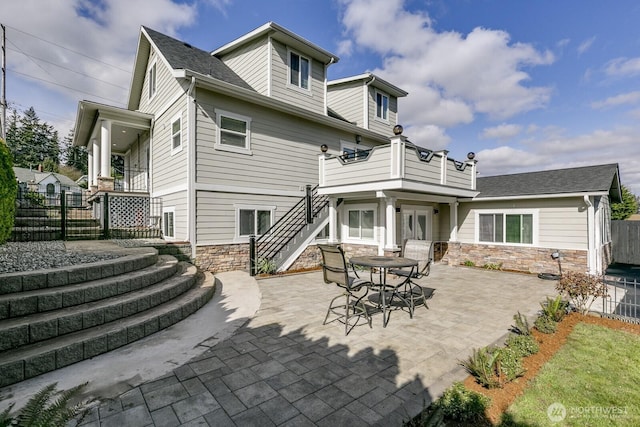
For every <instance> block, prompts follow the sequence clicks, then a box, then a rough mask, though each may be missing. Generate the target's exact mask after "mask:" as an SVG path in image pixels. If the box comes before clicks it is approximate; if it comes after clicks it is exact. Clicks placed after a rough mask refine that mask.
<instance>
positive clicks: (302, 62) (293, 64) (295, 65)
mask: <svg viewBox="0 0 640 427" xmlns="http://www.w3.org/2000/svg"><path fill="white" fill-rule="evenodd" d="M310 75H311V61H310V60H309V59H307V58H305V57H304V56H300V55H298V54H297V53H294V52H289V83H290V84H291V85H293V86H296V87H299V88H301V89H306V90H309V78H310Z"/></svg>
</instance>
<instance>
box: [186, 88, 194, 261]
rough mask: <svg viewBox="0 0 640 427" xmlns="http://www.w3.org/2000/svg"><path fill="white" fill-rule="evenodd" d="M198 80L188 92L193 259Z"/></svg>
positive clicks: (189, 194)
mask: <svg viewBox="0 0 640 427" xmlns="http://www.w3.org/2000/svg"><path fill="white" fill-rule="evenodd" d="M195 86H196V78H195V77H194V76H191V84H190V85H189V89H188V90H187V123H189V156H188V164H187V177H188V178H187V179H188V182H187V213H188V214H187V230H188V235H189V243H190V244H191V259H195V258H196V211H195V198H196V194H195V183H196V111H195V108H196V100H195V99H194V98H193V90H194V88H195Z"/></svg>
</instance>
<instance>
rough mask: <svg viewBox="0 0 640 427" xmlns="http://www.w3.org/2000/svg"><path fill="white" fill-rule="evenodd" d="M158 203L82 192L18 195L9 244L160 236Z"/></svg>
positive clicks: (27, 193)
mask: <svg viewBox="0 0 640 427" xmlns="http://www.w3.org/2000/svg"><path fill="white" fill-rule="evenodd" d="M161 212H162V200H161V199H158V198H150V197H148V196H142V195H137V196H135V197H134V196H123V195H122V194H113V193H102V192H101V193H98V194H95V195H90V194H88V192H86V191H82V192H66V191H62V192H60V193H55V194H46V195H45V194H40V193H35V192H20V193H19V195H18V198H17V209H16V216H15V222H14V228H13V232H12V235H11V237H10V239H9V240H11V241H22V242H24V241H43V240H96V239H109V238H123V239H129V238H159V237H161V224H160V219H161Z"/></svg>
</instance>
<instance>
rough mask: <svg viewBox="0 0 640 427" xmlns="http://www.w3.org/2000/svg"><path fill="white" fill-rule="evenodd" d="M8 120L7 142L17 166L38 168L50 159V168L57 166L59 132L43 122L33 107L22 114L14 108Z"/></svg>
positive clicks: (48, 165) (48, 164)
mask: <svg viewBox="0 0 640 427" xmlns="http://www.w3.org/2000/svg"><path fill="white" fill-rule="evenodd" d="M7 122H8V125H9V126H8V128H7V143H8V145H9V148H10V150H11V154H12V155H13V162H14V165H15V166H18V167H23V168H36V167H37V166H38V165H40V164H43V163H44V162H45V159H48V161H47V167H48V170H54V169H56V168H57V165H58V164H59V156H60V147H59V138H58V132H57V131H56V130H55V129H54V128H53V126H51V125H49V124H48V123H46V122H45V123H41V122H40V119H39V118H38V115H37V114H36V112H35V110H34V109H33V107H31V108H29V109H28V110H27V111H25V112H24V114H23V115H22V116H19V115H18V112H17V111H16V110H15V109H14V110H13V111H12V114H11V117H10V118H9V119H8V120H7Z"/></svg>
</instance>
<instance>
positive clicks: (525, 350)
mask: <svg viewBox="0 0 640 427" xmlns="http://www.w3.org/2000/svg"><path fill="white" fill-rule="evenodd" d="M505 345H506V346H507V347H508V348H510V349H511V350H513V351H514V352H515V353H516V354H517V355H518V357H526V356H530V355H532V354H536V353H537V352H538V351H540V346H539V345H538V342H537V341H536V339H535V338H534V337H533V335H520V334H511V335H509V338H507V341H506V343H505Z"/></svg>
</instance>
